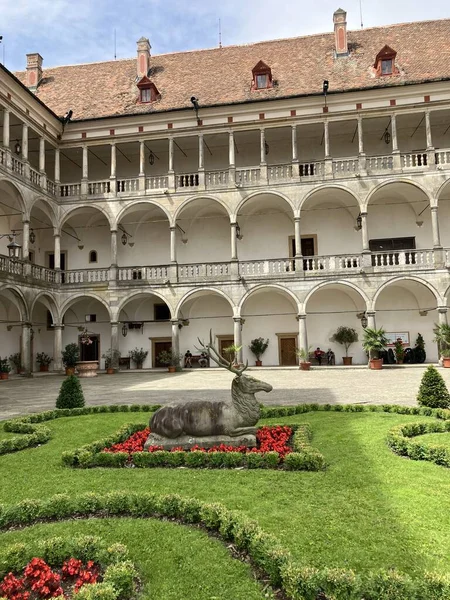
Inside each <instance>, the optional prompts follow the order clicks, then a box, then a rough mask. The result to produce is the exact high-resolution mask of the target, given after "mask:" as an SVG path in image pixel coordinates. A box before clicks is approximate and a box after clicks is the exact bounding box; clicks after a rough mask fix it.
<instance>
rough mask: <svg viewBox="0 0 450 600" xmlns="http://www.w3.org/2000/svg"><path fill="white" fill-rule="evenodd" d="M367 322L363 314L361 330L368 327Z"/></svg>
mask: <svg viewBox="0 0 450 600" xmlns="http://www.w3.org/2000/svg"><path fill="white" fill-rule="evenodd" d="M368 323H369V321H368V320H367V317H366V313H364V314H363V316H362V317H361V326H362V328H363V329H365V328H366V327H367V325H368Z"/></svg>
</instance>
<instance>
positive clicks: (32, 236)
mask: <svg viewBox="0 0 450 600" xmlns="http://www.w3.org/2000/svg"><path fill="white" fill-rule="evenodd" d="M29 239H30V244H34V242H35V241H36V234H35V233H34V231H33V230H32V229H30V237H29Z"/></svg>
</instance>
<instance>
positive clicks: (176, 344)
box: [171, 319, 180, 353]
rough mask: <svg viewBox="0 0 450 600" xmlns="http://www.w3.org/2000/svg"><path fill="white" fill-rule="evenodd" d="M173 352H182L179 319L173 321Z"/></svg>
mask: <svg viewBox="0 0 450 600" xmlns="http://www.w3.org/2000/svg"><path fill="white" fill-rule="evenodd" d="M171 323H172V352H177V353H179V352H180V328H179V327H178V325H179V321H178V319H172V320H171Z"/></svg>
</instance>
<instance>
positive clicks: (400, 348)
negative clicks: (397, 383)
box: [394, 339, 405, 365]
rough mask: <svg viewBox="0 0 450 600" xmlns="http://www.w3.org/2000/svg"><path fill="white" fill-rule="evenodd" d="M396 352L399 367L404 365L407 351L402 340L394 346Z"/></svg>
mask: <svg viewBox="0 0 450 600" xmlns="http://www.w3.org/2000/svg"><path fill="white" fill-rule="evenodd" d="M394 352H395V360H396V361H397V364H398V365H402V364H403V359H404V358H405V349H404V348H403V342H402V340H401V339H397V340H396V341H395V345H394Z"/></svg>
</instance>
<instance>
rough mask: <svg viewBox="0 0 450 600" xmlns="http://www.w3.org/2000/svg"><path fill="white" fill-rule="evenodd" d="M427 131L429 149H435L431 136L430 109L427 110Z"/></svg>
mask: <svg viewBox="0 0 450 600" xmlns="http://www.w3.org/2000/svg"><path fill="white" fill-rule="evenodd" d="M425 131H426V136H427V151H429V150H434V147H433V140H432V137H431V119H430V111H429V110H426V111H425Z"/></svg>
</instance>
